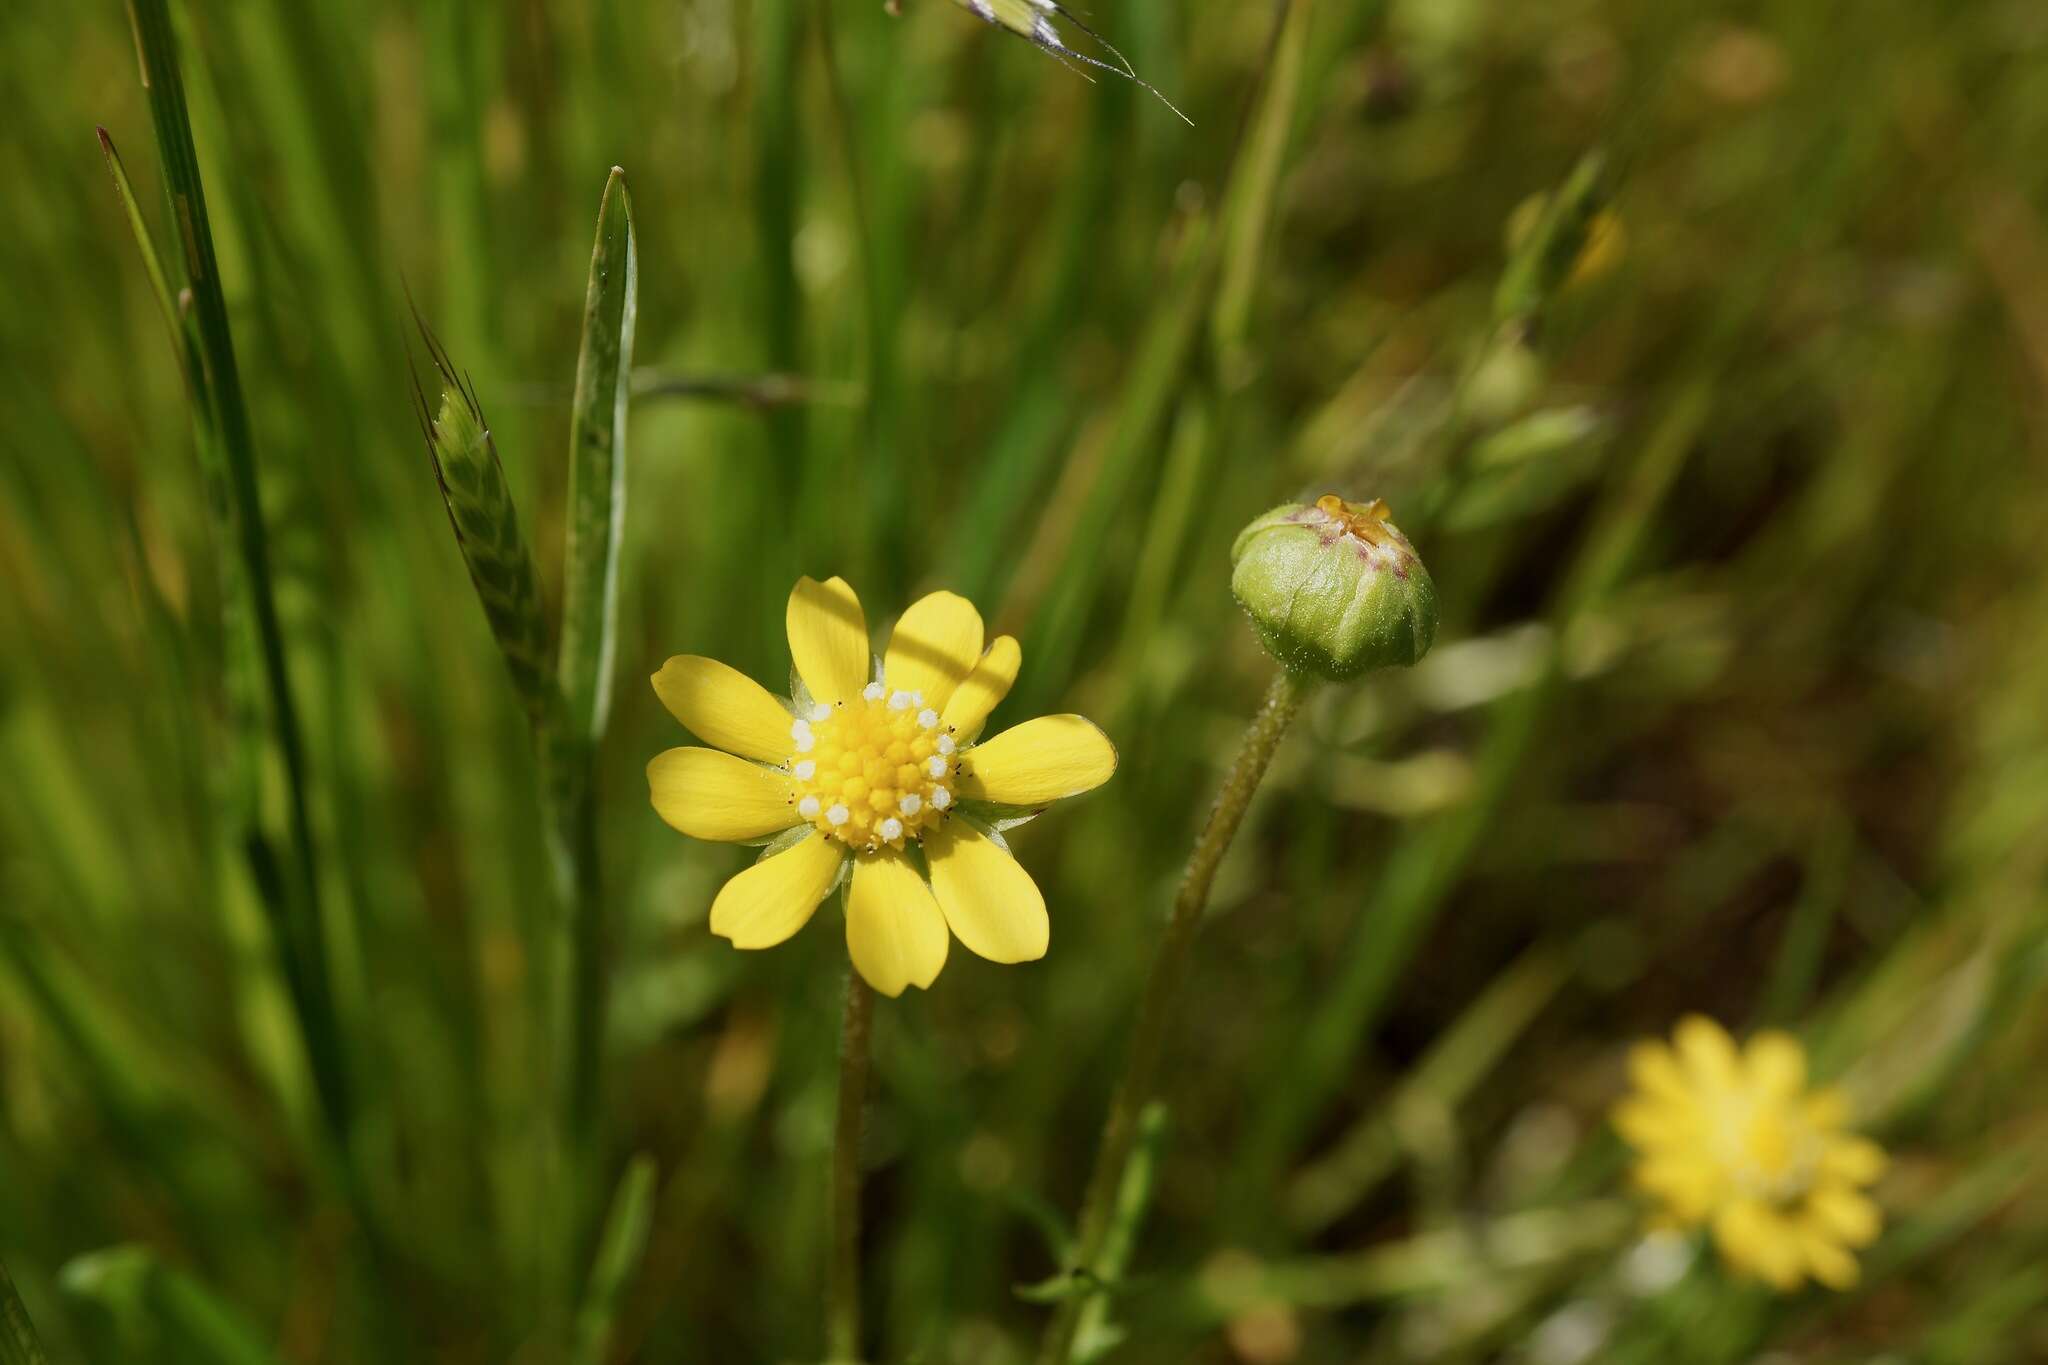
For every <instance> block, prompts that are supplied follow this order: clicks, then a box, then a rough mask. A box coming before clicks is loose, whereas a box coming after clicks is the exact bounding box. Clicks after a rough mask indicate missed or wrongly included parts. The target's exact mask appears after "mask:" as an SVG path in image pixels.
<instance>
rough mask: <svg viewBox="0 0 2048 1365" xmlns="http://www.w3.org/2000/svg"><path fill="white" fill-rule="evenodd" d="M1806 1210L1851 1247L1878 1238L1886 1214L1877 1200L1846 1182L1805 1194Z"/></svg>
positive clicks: (1867, 1243) (1839, 1239)
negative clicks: (1860, 1192)
mask: <svg viewBox="0 0 2048 1365" xmlns="http://www.w3.org/2000/svg"><path fill="white" fill-rule="evenodd" d="M1806 1208H1807V1212H1808V1213H1809V1214H1810V1215H1811V1216H1812V1218H1813V1220H1814V1221H1815V1222H1817V1223H1819V1224H1820V1225H1821V1226H1822V1227H1825V1228H1826V1229H1827V1230H1828V1232H1829V1233H1830V1234H1831V1235H1833V1236H1834V1237H1835V1238H1836V1239H1837V1240H1838V1241H1841V1242H1844V1243H1846V1244H1848V1245H1849V1246H1852V1247H1864V1246H1869V1245H1870V1244H1871V1243H1872V1242H1874V1241H1876V1240H1877V1234H1878V1232H1879V1230H1880V1229H1881V1227H1882V1226H1883V1223H1884V1215H1882V1214H1880V1213H1879V1212H1878V1210H1877V1204H1876V1202H1875V1201H1873V1200H1872V1199H1870V1198H1869V1196H1867V1195H1862V1194H1858V1193H1857V1192H1856V1191H1855V1190H1853V1189H1851V1188H1849V1187H1848V1186H1845V1185H1825V1184H1824V1185H1821V1186H1818V1187H1817V1188H1815V1190H1814V1191H1813V1193H1812V1194H1810V1195H1808V1196H1807V1197H1806Z"/></svg>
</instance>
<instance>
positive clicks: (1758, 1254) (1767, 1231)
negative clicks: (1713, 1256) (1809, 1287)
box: [1714, 1199, 1805, 1291]
mask: <svg viewBox="0 0 2048 1365" xmlns="http://www.w3.org/2000/svg"><path fill="white" fill-rule="evenodd" d="M1714 1243H1715V1245H1716V1246H1718V1247H1720V1249H1721V1254H1722V1255H1723V1256H1725V1257H1726V1258H1727V1259H1728V1263H1729V1264H1730V1265H1732V1266H1734V1267H1736V1268H1737V1269H1738V1270H1743V1271H1747V1272H1748V1273H1750V1274H1752V1275H1756V1276H1759V1277H1760V1278H1762V1279H1764V1280H1767V1281H1769V1282H1770V1284H1771V1286H1772V1287H1773V1288H1775V1289H1779V1290H1788V1291H1789V1290H1793V1289H1797V1288H1798V1287H1799V1282H1800V1280H1801V1279H1802V1278H1804V1275H1805V1263H1804V1260H1803V1258H1802V1257H1801V1256H1800V1246H1799V1238H1798V1233H1797V1231H1796V1229H1794V1228H1793V1227H1792V1226H1790V1225H1789V1224H1788V1223H1786V1221H1785V1220H1784V1219H1783V1218H1781V1217H1779V1216H1778V1215H1777V1214H1776V1213H1774V1212H1772V1211H1771V1210H1770V1209H1769V1208H1767V1207H1766V1206H1765V1205H1764V1204H1762V1203H1760V1202H1759V1201H1757V1200H1755V1199H1735V1200H1731V1201H1729V1202H1728V1203H1727V1204H1724V1205H1722V1207H1721V1211H1720V1212H1719V1213H1717V1214H1715V1215H1714Z"/></svg>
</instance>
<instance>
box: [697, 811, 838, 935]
mask: <svg viewBox="0 0 2048 1365" xmlns="http://www.w3.org/2000/svg"><path fill="white" fill-rule="evenodd" d="M845 856H846V846H845V845H844V844H841V843H837V842H835V841H833V840H831V839H827V838H826V837H825V836H824V835H822V834H811V835H807V836H805V837H804V838H803V839H802V840H801V841H799V842H798V843H797V844H796V845H795V846H794V847H792V848H786V849H784V850H783V851H782V852H780V853H778V854H776V855H775V856H774V857H772V858H764V859H763V860H761V861H760V862H758V863H755V864H754V865H753V866H752V867H750V868H748V869H747V870H746V871H744V872H742V873H740V874H739V875H738V876H737V877H734V878H733V879H732V880H731V881H729V882H727V883H726V884H725V885H724V886H722V887H720V888H719V891H718V898H717V899H716V900H714V901H712V902H711V932H712V933H714V934H717V935H718V936H719V937H720V938H729V939H731V940H732V946H733V947H735V948H773V947H774V946H775V945H776V944H778V943H780V942H782V941H783V940H784V939H786V938H788V937H789V936H790V935H791V934H794V933H795V932H796V931H797V930H799V929H801V928H803V927H804V922H805V921H806V920H808V919H810V917H811V912H812V911H813V910H816V909H817V908H818V902H819V901H821V900H823V899H825V894H826V893H827V892H829V891H830V890H831V889H832V886H833V884H834V883H835V882H837V881H838V880H839V864H840V863H841V861H842V860H843V859H844V858H845Z"/></svg>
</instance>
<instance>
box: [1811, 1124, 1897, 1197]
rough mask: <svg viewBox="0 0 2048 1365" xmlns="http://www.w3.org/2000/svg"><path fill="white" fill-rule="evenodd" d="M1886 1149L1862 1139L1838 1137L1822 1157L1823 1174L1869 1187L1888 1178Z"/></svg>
mask: <svg viewBox="0 0 2048 1365" xmlns="http://www.w3.org/2000/svg"><path fill="white" fill-rule="evenodd" d="M1884 1168H1885V1155H1884V1148H1882V1147H1880V1146H1878V1145H1877V1144H1876V1143H1874V1142H1872V1141H1871V1140H1870V1139H1869V1138H1862V1137H1847V1136H1843V1137H1836V1138H1831V1139H1830V1140H1829V1141H1828V1144H1827V1146H1826V1147H1825V1148H1824V1149H1822V1151H1821V1154H1820V1169H1821V1172H1822V1174H1824V1175H1829V1176H1833V1177H1834V1178H1835V1179H1837V1180H1841V1181H1845V1182H1847V1183H1848V1184H1851V1185H1868V1184H1869V1183H1870V1182H1871V1181H1873V1180H1875V1179H1877V1178H1878V1177H1879V1176H1881V1175H1883V1174H1884Z"/></svg>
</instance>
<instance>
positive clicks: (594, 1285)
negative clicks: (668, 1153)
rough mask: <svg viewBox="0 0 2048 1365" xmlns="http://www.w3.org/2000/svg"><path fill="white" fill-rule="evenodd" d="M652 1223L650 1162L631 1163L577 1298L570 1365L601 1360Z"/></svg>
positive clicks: (643, 1157) (637, 1160) (642, 1158)
mask: <svg viewBox="0 0 2048 1365" xmlns="http://www.w3.org/2000/svg"><path fill="white" fill-rule="evenodd" d="M653 1221H654V1159H653V1158H652V1157H649V1156H646V1155H644V1154H643V1155H641V1156H636V1157H634V1158H633V1162H632V1164H631V1165H629V1166H627V1167H626V1174H625V1175H624V1176H622V1177H621V1178H620V1180H619V1191H618V1193H617V1194H616V1195H614V1196H613V1197H612V1209H611V1213H610V1214H609V1215H608V1216H607V1217H606V1218H605V1223H604V1234H603V1235H602V1236H601V1237H600V1238H599V1239H598V1244H597V1258H596V1260H595V1261H593V1262H592V1263H591V1267H590V1282H589V1284H588V1285H587V1286H586V1288H585V1289H584V1292H583V1304H582V1306H581V1307H580V1308H578V1309H577V1310H576V1345H575V1350H574V1351H573V1352H572V1354H571V1355H570V1357H569V1358H570V1361H571V1363H572V1365H599V1363H600V1362H601V1361H603V1360H604V1358H605V1351H606V1349H607V1348H608V1347H609V1345H610V1342H611V1335H612V1320H613V1319H614V1318H616V1317H617V1316H618V1312H619V1300H620V1299H621V1298H622V1297H623V1296H624V1294H625V1292H626V1286H627V1283H628V1281H630V1280H631V1279H632V1278H633V1276H634V1274H635V1273H636V1272H637V1271H638V1270H639V1269H640V1258H641V1256H642V1255H643V1254H644V1253H645V1252H646V1250H647V1231H648V1228H649V1227H650V1226H651V1225H652V1223H653Z"/></svg>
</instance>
